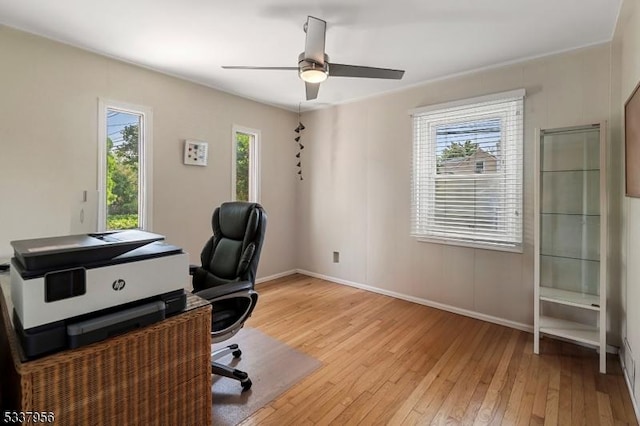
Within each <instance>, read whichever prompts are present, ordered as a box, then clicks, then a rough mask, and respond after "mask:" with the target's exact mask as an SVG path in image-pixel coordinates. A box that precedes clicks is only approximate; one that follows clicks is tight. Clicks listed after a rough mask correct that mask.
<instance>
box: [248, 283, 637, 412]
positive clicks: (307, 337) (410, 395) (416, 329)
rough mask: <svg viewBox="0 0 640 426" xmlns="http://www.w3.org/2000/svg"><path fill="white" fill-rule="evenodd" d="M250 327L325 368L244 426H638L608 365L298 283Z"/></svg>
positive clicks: (353, 292)
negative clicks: (537, 352) (535, 351)
mask: <svg viewBox="0 0 640 426" xmlns="http://www.w3.org/2000/svg"><path fill="white" fill-rule="evenodd" d="M258 291H259V293H260V301H259V302H258V306H257V308H256V310H255V311H254V314H253V317H252V318H251V319H250V320H249V322H248V325H249V326H251V327H255V328H258V329H259V330H261V331H262V332H264V333H266V334H268V335H270V336H272V337H274V338H276V339H279V340H280V341H282V342H285V343H287V344H288V345H290V346H292V347H294V348H296V349H298V350H300V351H302V352H304V353H306V354H308V355H310V356H312V357H314V358H316V359H318V360H320V361H321V362H322V367H320V368H319V369H318V370H316V371H315V372H314V373H313V374H311V375H310V376H308V377H307V378H306V379H304V380H303V381H301V382H300V383H298V384H297V385H295V386H294V387H292V388H291V389H289V390H288V391H287V392H285V393H284V394H283V395H281V396H280V397H279V398H277V399H276V400H274V401H272V402H271V403H270V404H269V405H267V406H265V407H263V408H262V409H260V410H258V411H257V412H256V413H254V414H253V415H252V416H251V417H249V418H248V419H247V420H245V422H244V423H243V424H244V425H251V424H260V425H267V424H273V425H287V424H291V425H312V424H337V425H343V424H345V425H346V424H363V425H370V424H432V423H433V424H454V425H455V424H504V425H511V424H514V425H516V424H517V425H520V424H550V425H582V424H586V425H589V424H594V425H596V424H605V425H606V424H615V425H622V424H633V425H635V424H637V423H636V418H635V414H634V412H633V406H632V404H631V400H630V397H629V394H628V391H627V387H626V384H625V382H624V378H623V376H622V372H621V368H620V364H619V361H618V359H617V357H616V356H614V355H609V356H608V359H607V368H608V371H609V373H608V374H607V375H601V374H599V373H598V358H597V354H596V352H595V350H591V349H586V348H582V347H579V346H575V345H572V344H569V343H562V342H559V341H556V340H552V339H548V338H547V339H543V343H542V344H541V351H542V355H540V356H537V355H534V354H533V352H532V350H533V336H532V335H531V334H529V333H525V332H522V331H518V330H514V329H511V328H507V327H503V326H499V325H495V324H491V323H487V322H483V321H480V320H475V319H471V318H468V317H464V316H460V315H456V314H452V313H449V312H445V311H440V310H437V309H433V308H429V307H426V306H422V305H417V304H414V303H410V302H405V301H402V300H398V299H394V298H391V297H387V296H382V295H378V294H374V293H370V292H366V291H363V290H359V289H354V288H350V287H347V286H343V285H339V284H334V283H330V282H327V281H323V280H319V279H315V278H310V277H307V276H304V275H292V276H289V277H285V278H282V279H279V280H276V281H272V282H269V283H264V284H261V285H259V286H258Z"/></svg>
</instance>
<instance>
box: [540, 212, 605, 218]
mask: <svg viewBox="0 0 640 426" xmlns="http://www.w3.org/2000/svg"><path fill="white" fill-rule="evenodd" d="M540 214H541V215H543V214H548V215H556V216H585V217H600V215H599V214H585V213H547V212H540Z"/></svg>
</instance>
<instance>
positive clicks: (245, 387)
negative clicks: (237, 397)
mask: <svg viewBox="0 0 640 426" xmlns="http://www.w3.org/2000/svg"><path fill="white" fill-rule="evenodd" d="M252 384H253V383H251V379H247V381H245V382H241V383H240V386H242V392H245V391H248V390H249V389H251V385H252Z"/></svg>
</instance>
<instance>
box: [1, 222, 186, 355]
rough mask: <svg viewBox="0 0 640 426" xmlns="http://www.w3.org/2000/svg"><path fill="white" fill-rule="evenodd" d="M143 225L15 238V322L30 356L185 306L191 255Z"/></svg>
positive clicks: (86, 340)
mask: <svg viewBox="0 0 640 426" xmlns="http://www.w3.org/2000/svg"><path fill="white" fill-rule="evenodd" d="M162 240H164V237H163V236H162V235H158V234H153V233H150V232H145V231H140V230H125V231H114V232H103V233H96V234H82V235H68V236H62V237H51V238H39V239H31V240H20V241H12V242H11V245H12V246H13V249H14V255H15V256H14V258H13V259H12V260H11V298H12V302H13V306H14V313H13V317H14V325H15V328H16V331H17V333H18V336H19V338H20V341H21V343H22V346H23V349H24V352H25V354H26V356H27V357H34V356H38V355H42V354H45V353H50V352H54V351H56V350H60V349H64V348H67V347H77V346H81V345H83V344H87V343H91V342H93V341H97V340H101V339H103V338H106V337H108V336H110V335H114V334H118V333H121V332H123V331H127V330H129V329H132V328H136V327H140V326H143V325H147V324H150V323H153V322H155V321H158V320H161V319H163V318H165V317H166V316H168V315H171V314H172V313H175V312H179V311H181V310H183V309H184V307H185V304H186V294H185V292H184V288H185V287H186V284H187V283H188V271H189V259H188V255H187V254H186V253H184V252H183V251H182V249H181V248H179V247H176V246H173V245H169V244H166V243H165V242H164V241H162Z"/></svg>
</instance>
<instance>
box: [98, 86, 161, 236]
mask: <svg viewBox="0 0 640 426" xmlns="http://www.w3.org/2000/svg"><path fill="white" fill-rule="evenodd" d="M107 110H118V111H122V112H125V113H130V114H136V115H140V116H141V117H142V119H141V122H142V123H141V128H140V131H139V134H138V137H139V138H140V141H139V145H138V146H139V150H140V152H139V154H138V163H139V164H138V228H139V229H144V230H147V231H151V230H152V229H153V224H152V218H153V214H152V206H153V182H152V176H153V153H152V146H153V110H152V109H151V108H150V107H146V106H141V105H134V104H130V103H126V102H121V101H115V100H111V99H103V98H99V99H98V231H106V229H107V190H106V185H107V134H108V131H107Z"/></svg>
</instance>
